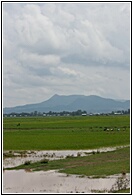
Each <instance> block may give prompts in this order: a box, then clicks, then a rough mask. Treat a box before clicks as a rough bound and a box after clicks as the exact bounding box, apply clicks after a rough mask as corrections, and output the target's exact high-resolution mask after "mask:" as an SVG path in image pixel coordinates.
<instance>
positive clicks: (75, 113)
mask: <svg viewBox="0 0 133 196" xmlns="http://www.w3.org/2000/svg"><path fill="white" fill-rule="evenodd" d="M125 114H130V109H128V110H118V111H112V112H111V113H89V114H88V113H87V111H85V110H77V111H72V112H68V111H62V112H52V111H49V112H38V111H34V112H30V113H28V112H21V113H15V112H12V113H10V114H3V116H4V117H27V116H31V117H32V116H33V117H34V116H81V115H82V116H86V115H90V116H91V115H125Z"/></svg>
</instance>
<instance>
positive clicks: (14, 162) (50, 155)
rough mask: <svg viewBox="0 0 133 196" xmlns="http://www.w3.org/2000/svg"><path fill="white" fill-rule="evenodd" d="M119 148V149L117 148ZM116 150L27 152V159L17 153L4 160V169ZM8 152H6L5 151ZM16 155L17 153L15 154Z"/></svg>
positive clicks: (114, 148) (113, 148)
mask: <svg viewBox="0 0 133 196" xmlns="http://www.w3.org/2000/svg"><path fill="white" fill-rule="evenodd" d="M122 147H123V146H119V148H122ZM117 148H118V147H117ZM114 150H116V147H108V148H99V149H93V150H48V151H27V153H26V157H25V156H24V157H22V156H20V157H19V155H20V154H19V153H17V155H18V156H17V157H14V158H6V159H4V160H3V167H4V168H7V167H15V166H18V165H21V164H24V163H25V161H31V162H35V161H39V160H41V159H43V158H46V159H49V160H55V159H63V158H66V156H75V157H76V156H79V155H80V156H86V155H88V154H91V153H92V152H97V151H98V152H107V151H114ZM5 152H6V151H5ZM14 154H15V155H16V153H14Z"/></svg>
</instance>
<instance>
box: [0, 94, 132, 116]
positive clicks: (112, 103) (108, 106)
mask: <svg viewBox="0 0 133 196" xmlns="http://www.w3.org/2000/svg"><path fill="white" fill-rule="evenodd" d="M129 108H130V100H125V101H123V100H122V101H118V100H114V99H109V98H103V97H99V96H96V95H90V96H85V95H68V96H65V95H57V94H55V95H54V96H53V97H51V98H50V99H48V100H46V101H43V102H41V103H36V104H27V105H23V106H16V107H10V108H9V107H8V108H4V109H3V113H4V114H9V113H13V112H14V113H21V112H28V113H29V112H34V111H38V112H49V111H52V112H61V111H70V112H72V111H76V110H79V109H80V110H85V111H87V112H88V113H90V112H93V113H94V112H99V113H100V112H112V111H117V110H127V109H129Z"/></svg>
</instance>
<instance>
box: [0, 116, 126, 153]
mask: <svg viewBox="0 0 133 196" xmlns="http://www.w3.org/2000/svg"><path fill="white" fill-rule="evenodd" d="M129 121H130V118H129V116H86V117H82V116H80V117H44V118H43V117H40V118H39V117H38V118H4V120H3V148H4V150H61V149H64V150H67V149H94V148H99V147H108V146H120V145H127V144H129V143H130V127H129V126H130V122H129ZM19 123H20V126H18V124H19ZM104 127H108V128H109V131H104ZM118 128H119V129H120V130H119V131H118ZM111 129H113V130H112V131H111Z"/></svg>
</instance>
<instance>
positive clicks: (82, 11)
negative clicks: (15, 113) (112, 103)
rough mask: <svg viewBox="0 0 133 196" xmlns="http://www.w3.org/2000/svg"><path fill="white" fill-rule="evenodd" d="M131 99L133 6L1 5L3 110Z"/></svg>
mask: <svg viewBox="0 0 133 196" xmlns="http://www.w3.org/2000/svg"><path fill="white" fill-rule="evenodd" d="M54 94H59V95H71V94H82V95H99V96H102V97H109V98H114V99H130V3H124V2H123V3H116V2H114V3H107V2H106V3H87V2H86V3H76V2H75V3H72V2H71V3H61V2H60V3H52V2H51V3H3V106H4V107H9V106H16V105H24V104H28V103H38V102H42V101H44V100H47V99H49V98H50V97H51V96H53V95H54Z"/></svg>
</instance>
